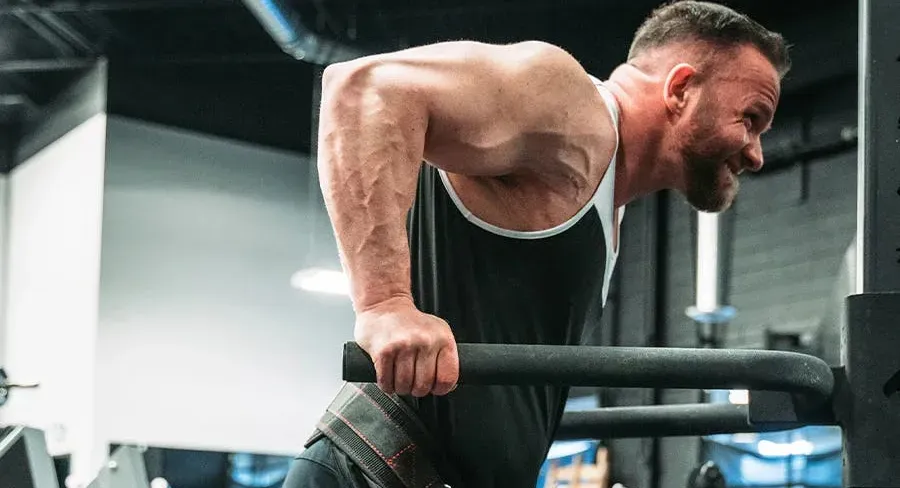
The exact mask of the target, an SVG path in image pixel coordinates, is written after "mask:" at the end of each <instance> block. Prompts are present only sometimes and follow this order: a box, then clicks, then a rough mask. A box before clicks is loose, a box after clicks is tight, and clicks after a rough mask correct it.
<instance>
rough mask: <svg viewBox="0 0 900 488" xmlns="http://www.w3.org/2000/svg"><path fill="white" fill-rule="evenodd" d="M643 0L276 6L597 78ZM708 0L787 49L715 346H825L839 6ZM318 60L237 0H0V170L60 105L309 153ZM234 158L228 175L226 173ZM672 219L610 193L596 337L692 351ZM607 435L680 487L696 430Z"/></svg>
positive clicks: (378, 34) (848, 106)
mask: <svg viewBox="0 0 900 488" xmlns="http://www.w3.org/2000/svg"><path fill="white" fill-rule="evenodd" d="M657 3H658V2H656V1H655V0H631V1H628V2H625V1H614V0H568V1H559V0H519V1H506V0H477V1H476V0H450V1H438V0H416V1H413V0H342V1H340V2H327V1H324V0H294V1H293V2H292V3H290V4H289V5H290V6H291V8H293V9H295V12H296V13H297V14H298V15H299V18H301V19H303V20H304V23H305V24H306V26H307V27H308V28H309V29H310V35H314V36H320V37H321V38H322V39H329V40H331V41H334V42H337V43H339V44H342V45H346V46H350V47H353V48H355V49H360V50H362V51H366V52H374V51H378V50H383V49H391V48H399V47H403V46H409V45H418V44H423V43H428V42H434V41H440V40H450V39H474V40H481V41H488V42H512V41H517V40H525V39H540V40H545V41H549V42H553V43H555V44H558V45H560V46H563V47H564V48H566V49H568V50H569V51H570V52H572V53H573V54H574V55H575V56H576V57H577V58H578V59H579V60H581V62H582V63H583V64H584V66H585V67H586V68H587V69H588V71H590V72H591V73H592V74H594V75H595V76H598V77H600V78H604V77H605V76H606V75H607V73H608V72H609V71H610V70H611V69H612V68H613V67H614V66H615V65H616V64H617V63H619V62H621V61H622V60H623V58H624V56H625V53H626V51H627V47H628V45H627V43H628V41H629V39H630V36H631V34H632V33H633V30H634V29H635V27H636V26H637V25H638V24H639V23H640V21H641V19H642V18H643V16H645V15H646V14H647V13H648V12H649V10H650V9H651V8H653V6H655V5H656V4H657ZM723 3H726V4H729V5H732V6H734V7H737V8H739V9H742V10H743V11H745V12H747V13H748V14H750V15H752V16H753V17H754V18H756V19H757V20H759V21H761V22H762V23H764V24H765V25H766V26H768V27H769V28H772V29H774V30H778V31H781V32H782V33H783V34H784V35H785V36H786V37H787V39H788V40H789V41H790V43H791V44H792V45H793V51H792V52H793V54H792V55H793V59H794V68H793V70H792V72H791V73H790V74H789V76H788V77H787V79H786V80H785V83H784V92H783V96H782V103H781V106H780V109H779V112H778V115H777V117H776V121H775V126H774V128H773V130H772V131H771V132H770V133H769V134H767V135H766V136H765V138H764V143H763V144H764V149H765V151H766V161H767V164H766V168H765V170H764V171H763V172H762V173H760V174H758V175H752V176H748V177H746V178H744V179H743V182H742V193H741V196H740V199H739V202H738V204H737V205H736V207H735V209H734V210H733V211H731V214H732V215H733V218H734V224H733V225H734V227H733V232H732V234H733V244H732V249H731V253H732V265H731V274H730V276H729V282H730V300H729V303H730V304H732V305H733V306H735V307H736V308H737V311H738V313H737V317H736V318H735V320H734V321H733V322H732V323H731V324H730V325H729V326H728V327H727V329H726V330H725V333H724V335H723V337H722V343H721V345H722V346H724V347H766V333H767V331H775V332H779V333H785V334H792V335H796V336H797V337H799V339H800V347H809V348H810V350H813V351H816V352H817V353H821V354H827V353H828V352H827V351H821V350H820V348H819V344H820V343H821V342H822V340H821V335H822V334H823V331H822V324H823V321H825V320H826V317H827V316H828V314H829V313H830V312H829V307H832V304H833V299H832V290H833V288H834V286H835V277H836V275H837V273H838V270H839V268H840V266H841V264H842V260H843V258H844V253H845V251H846V250H847V248H848V246H849V245H850V244H851V241H852V238H853V234H854V232H855V222H856V152H855V143H856V139H855V138H856V124H857V119H856V117H857V115H856V114H857V110H856V94H857V91H856V90H857V86H856V85H857V83H856V71H857V65H856V63H857V39H856V35H857V9H858V7H857V5H856V3H855V2H850V1H846V0H844V1H839V0H818V1H806V0H804V1H800V0H794V1H792V2H785V1H775V0H765V1H763V0H732V1H726V2H723ZM320 69H321V66H320V65H319V64H316V63H310V62H305V61H297V60H295V59H292V58H291V57H289V56H288V55H286V54H285V53H284V52H283V51H282V50H281V49H280V48H279V46H278V45H277V44H276V43H275V42H274V41H273V39H272V37H271V36H270V35H269V34H268V33H267V32H266V31H265V30H264V29H263V27H262V26H261V25H260V22H259V21H258V20H257V19H256V18H255V17H254V16H253V15H252V14H251V13H250V11H249V10H248V8H247V6H246V5H245V3H244V2H241V1H239V0H176V1H171V0H119V1H112V0H105V1H103V0H95V1H91V0H84V1H74V0H58V1H53V0H34V1H28V0H20V1H10V0H3V1H0V167H2V168H3V170H4V172H7V173H8V172H10V171H12V170H13V169H14V168H16V166H17V165H18V164H20V163H21V162H23V161H25V160H27V158H28V157H30V156H31V155H33V154H34V153H36V152H37V151H38V150H40V149H41V148H43V147H45V146H46V145H47V144H49V143H50V142H51V141H53V140H54V139H55V138H57V137H59V136H60V135H62V134H63V133H65V132H66V131H67V130H69V129H71V128H72V127H74V125H73V123H72V122H67V121H80V120H82V119H80V118H79V116H78V113H79V111H85V110H88V111H90V107H91V106H93V105H98V104H99V105H105V108H106V111H107V112H108V113H109V114H110V115H120V116H124V117H127V118H129V119H138V120H143V121H146V122H150V123H152V124H159V125H161V126H168V127H175V128H179V129H186V130H188V131H193V132H197V133H202V134H206V135H211V136H216V137H221V138H226V139H229V140H235V141H241V142H244V143H251V144H254V145H260V146H265V147H269V148H272V149H276V150H280V151H287V152H288V153H291V154H298V155H308V154H309V153H310V150H311V139H310V134H311V132H312V120H313V113H314V111H313V106H314V99H315V96H314V89H315V86H316V84H317V83H318V80H317V76H318V74H319V73H320ZM96 77H100V78H102V79H103V82H102V83H103V84H105V85H106V87H107V91H106V93H105V94H104V96H103V97H99V96H96V95H95V94H92V93H93V92H91V90H92V89H93V88H83V87H86V86H94V85H91V84H90V83H89V82H90V80H91V79H94V78H96ZM86 80H87V81H86ZM243 163H245V164H246V165H248V167H249V166H253V165H254V164H255V163H256V162H255V161H253V160H246V161H243V162H242V163H240V164H243ZM240 164H236V165H235V166H233V167H232V171H235V172H240ZM307 170H308V168H300V169H299V171H302V172H306V171H307ZM173 174H177V170H175V171H174V173H173ZM194 176H197V175H194ZM197 177H198V178H202V175H199V176H197ZM691 215H692V214H691V212H690V210H689V209H688V207H687V206H686V205H685V204H684V203H683V202H682V201H681V200H680V199H679V198H678V197H676V196H674V195H669V194H660V195H657V196H654V197H652V198H648V199H645V200H643V201H640V202H637V203H634V204H632V205H630V206H629V208H628V210H627V213H626V218H625V221H624V235H623V244H622V249H623V251H622V255H621V258H620V261H619V265H618V268H617V273H616V278H615V285H614V287H613V290H612V292H611V294H610V300H609V303H610V306H609V308H608V312H607V314H606V322H607V326H606V327H605V328H604V329H603V330H601V331H597V332H596V335H595V341H596V342H597V343H600V344H607V345H629V346H643V345H657V346H664V345H665V346H697V345H698V338H697V330H696V328H695V325H694V324H693V322H692V321H691V320H690V319H689V318H688V317H687V316H686V315H685V309H686V307H688V306H689V305H691V304H692V303H693V300H694V288H693V280H694V271H695V268H694V264H693V252H694V247H693V237H692V232H693V231H692V226H691V219H692V216H691ZM317 228H318V229H320V230H319V231H320V232H322V233H323V234H324V233H327V228H325V229H322V228H321V226H320V227H317ZM210 245H211V246H212V244H210ZM210 252H215V250H214V248H211V249H210ZM825 332H826V333H827V332H828V331H827V330H826V331H825ZM0 339H2V336H0ZM334 354H335V355H337V354H339V351H334ZM0 359H2V357H0ZM304 374H310V373H304ZM298 380H300V381H302V378H298ZM575 393H576V394H579V395H583V394H593V393H595V392H593V391H589V390H578V391H576V392H575ZM600 394H601V398H602V401H603V403H604V404H606V405H638V404H652V403H681V402H693V401H696V398H697V395H698V393H697V392H685V391H677V392H676V391H658V392H646V391H626V390H621V391H603V392H600ZM172 400H173V401H177V398H174V399H172ZM201 414H202V413H201ZM284 421H285V422H286V423H287V422H290V419H289V418H286V419H285V420H284ZM611 449H612V454H613V460H614V464H613V466H614V478H615V479H616V480H619V481H622V482H623V483H625V484H626V485H627V486H634V487H646V488H668V487H673V486H681V485H682V484H683V480H685V479H686V478H687V476H688V473H689V472H690V470H691V469H692V468H693V467H694V466H695V465H696V463H697V459H698V449H699V443H698V442H697V440H696V439H664V440H627V441H615V442H613V443H611ZM167 455H169V456H171V455H172V454H171V453H170V454H167ZM160 456H162V455H160ZM191 456H195V458H196V457H202V455H201V454H199V453H194V454H191ZM188 458H190V456H188ZM159 459H161V458H159ZM171 459H172V460H170V462H169V466H170V469H176V468H171V466H178V465H179V463H180V464H181V465H184V466H188V467H184V468H183V472H185V473H190V472H191V471H192V470H193V471H195V472H197V469H196V467H194V468H191V467H189V466H190V462H189V461H178V459H181V458H178V457H177V456H175V457H174V458H171ZM151 464H152V463H151ZM163 464H164V463H160V464H159V465H158V466H157V467H158V469H162V468H161V466H162V465H163ZM220 464H221V466H220ZM204 466H213V468H212V472H213V473H214V474H212V475H210V477H208V478H206V481H198V482H196V484H195V485H190V484H189V482H186V483H185V484H181V485H177V486H179V487H187V486H196V487H197V488H200V487H201V486H202V487H210V488H213V487H215V488H219V487H220V486H223V484H222V483H224V481H223V480H224V476H223V477H222V478H221V479H219V478H216V476H220V475H221V470H222V469H225V466H226V463H224V462H222V463H219V461H217V460H216V459H212V460H207V462H205V464H204ZM217 466H218V468H217ZM217 469H218V471H217ZM216 472H218V473H219V474H215V473H216ZM169 476H171V477H172V479H174V478H175V477H177V476H178V475H177V474H171V473H170V474H169ZM185 476H187V475H185ZM210 480H213V481H210ZM215 480H218V481H215Z"/></svg>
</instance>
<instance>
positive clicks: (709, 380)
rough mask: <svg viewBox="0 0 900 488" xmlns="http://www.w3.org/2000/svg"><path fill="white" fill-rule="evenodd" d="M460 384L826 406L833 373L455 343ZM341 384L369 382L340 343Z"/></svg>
mask: <svg viewBox="0 0 900 488" xmlns="http://www.w3.org/2000/svg"><path fill="white" fill-rule="evenodd" d="M457 349H458V351H459V367H460V373H459V382H460V383H468V384H498V385H538V384H556V385H568V386H605V387H620V388H669V389H698V390H699V389H732V388H743V389H749V390H768V391H787V392H791V393H796V394H798V395H803V396H804V397H807V398H808V399H809V400H810V403H819V402H825V401H827V400H828V399H829V398H830V397H831V394H832V390H833V388H834V375H833V374H832V372H831V368H830V367H829V366H828V364H827V363H825V361H822V360H821V359H819V358H817V357H815V356H810V355H806V354H798V353H793V352H785V351H758V350H743V349H718V350H715V349H692V348H668V347H598V346H547V345H525V344H458V345H457ZM343 378H344V380H345V381H351V382H373V381H375V367H374V366H373V364H372V360H371V358H370V357H369V356H368V354H366V352H365V351H363V349H362V348H361V347H360V346H359V345H358V344H356V343H355V342H348V343H346V344H345V345H344V363H343Z"/></svg>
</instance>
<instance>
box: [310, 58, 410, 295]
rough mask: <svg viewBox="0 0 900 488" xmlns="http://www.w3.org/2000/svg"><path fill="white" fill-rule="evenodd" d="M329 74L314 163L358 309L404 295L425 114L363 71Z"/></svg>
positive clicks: (407, 275) (408, 284)
mask: <svg viewBox="0 0 900 488" xmlns="http://www.w3.org/2000/svg"><path fill="white" fill-rule="evenodd" d="M332 78H337V79H332V80H326V82H325V86H324V87H323V101H322V112H321V114H320V119H319V123H320V129H319V154H318V166H319V174H320V180H321V187H322V192H323V195H324V198H325V204H326V208H327V209H328V214H329V216H330V219H331V222H332V226H333V227H334V231H335V236H336V239H337V244H338V249H339V251H340V254H341V261H342V263H343V266H344V269H345V271H346V272H347V273H348V275H349V278H350V284H351V291H352V298H353V304H354V308H356V310H358V311H359V310H365V309H367V308H370V307H372V306H374V305H377V304H379V303H382V302H384V301H385V300H388V299H390V298H393V297H409V296H410V295H411V292H410V253H409V244H408V237H407V232H406V214H407V212H408V210H409V208H410V206H411V205H412V201H413V198H414V195H415V190H416V179H417V174H418V169H419V165H420V164H421V161H422V153H423V145H424V142H423V141H424V132H425V127H426V120H425V119H426V117H425V116H424V114H423V111H419V110H417V109H416V108H415V105H414V103H413V102H412V100H409V99H403V97H402V95H401V94H399V93H387V92H386V90H381V89H379V88H377V87H375V86H373V84H372V83H371V82H370V80H369V77H368V76H367V75H366V74H364V73H362V74H361V73H355V74H350V75H346V74H339V75H337V76H332Z"/></svg>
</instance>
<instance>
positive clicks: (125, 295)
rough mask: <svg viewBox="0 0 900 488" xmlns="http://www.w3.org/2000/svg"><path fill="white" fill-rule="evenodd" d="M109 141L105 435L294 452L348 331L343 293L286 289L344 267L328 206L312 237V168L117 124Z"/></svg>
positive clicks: (335, 373)
mask: <svg viewBox="0 0 900 488" xmlns="http://www.w3.org/2000/svg"><path fill="white" fill-rule="evenodd" d="M108 134H109V135H108V141H109V143H108V150H107V158H106V160H107V168H106V188H105V197H104V216H103V257H102V278H101V300H100V324H99V343H98V372H99V376H98V378H99V380H98V418H99V422H100V423H99V428H100V432H101V434H102V435H103V436H104V437H106V438H108V439H110V440H111V441H113V442H142V443H146V444H150V445H155V446H168V447H180V448H191V449H206V450H223V451H251V452H260V453H279V454H281V453H283V454H294V453H297V452H299V451H300V450H301V449H302V443H303V442H304V440H305V439H306V438H307V436H308V434H309V432H310V431H311V429H312V427H313V426H314V423H315V421H316V419H317V418H318V417H319V415H320V414H321V413H322V411H323V410H324V408H325V407H326V406H327V404H328V402H329V401H330V400H331V397H332V396H333V394H334V393H335V392H336V391H337V389H338V388H339V387H340V384H341V381H340V364H341V356H340V355H341V344H342V343H343V342H344V341H346V340H350V339H351V338H352V330H353V315H352V312H351V309H350V304H349V301H347V300H345V299H341V298H328V297H316V296H310V295H307V294H304V293H302V292H299V291H297V290H294V289H292V288H291V287H290V286H289V280H290V276H291V274H292V273H293V272H294V271H296V270H297V269H298V268H300V267H302V266H306V265H312V264H317V263H318V262H320V261H321V260H323V259H324V260H325V261H330V262H327V263H325V264H336V263H337V255H336V252H335V251H333V249H334V241H333V238H332V237H331V234H330V228H329V227H328V222H327V220H326V218H325V216H324V215H322V214H319V215H318V226H317V228H316V229H314V230H313V231H314V232H315V233H316V235H317V237H316V242H315V244H316V246H315V247H316V249H312V250H311V249H309V246H308V244H309V243H310V234H309V233H310V231H311V229H310V228H309V220H308V217H309V213H308V212H309V211H310V209H309V205H307V195H306V189H307V171H308V169H307V165H306V161H305V160H303V159H301V158H300V157H299V156H298V155H295V154H290V153H285V152H279V151H273V150H270V149H265V148H259V147H254V146H248V145H243V144H238V143H234V142H231V141H226V140H221V139H215V138H210V137H205V136H199V135H195V134H190V133H185V132H182V131H177V130H172V129H169V128H164V127H160V126H155V125H150V124H145V123H140V122H136V121H131V120H127V119H123V118H117V117H111V118H110V121H109V126H108ZM308 255H316V256H320V257H319V258H308ZM322 256H324V257H322Z"/></svg>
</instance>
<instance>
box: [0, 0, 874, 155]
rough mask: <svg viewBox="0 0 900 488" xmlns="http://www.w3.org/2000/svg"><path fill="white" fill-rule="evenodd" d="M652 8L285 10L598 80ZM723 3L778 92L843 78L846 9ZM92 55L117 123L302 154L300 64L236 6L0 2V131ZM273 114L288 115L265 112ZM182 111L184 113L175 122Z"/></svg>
mask: <svg viewBox="0 0 900 488" xmlns="http://www.w3.org/2000/svg"><path fill="white" fill-rule="evenodd" d="M260 1H264V0H260ZM658 3H659V0H628V1H625V0H621V1H619V0H518V1H516V0H339V1H333V0H292V1H290V2H289V5H290V7H291V8H292V9H294V10H295V11H296V12H297V13H298V15H299V18H300V19H302V21H303V22H304V24H306V26H307V27H308V28H309V29H310V30H311V31H314V32H315V33H317V34H319V35H321V36H323V37H327V38H329V39H333V40H337V41H340V42H342V43H346V44H348V45H352V46H354V47H358V48H360V49H363V50H365V51H367V52H374V51H380V50H386V49H394V48H400V47H404V46H410V45H418V44H424V43H429V42H435V41H440V40H450V39H475V40H481V41H488V42H511V41H516V40H523V39H541V40H545V41H549V42H553V43H556V44H558V45H560V46H563V47H565V48H566V49H568V50H569V51H570V52H572V53H573V54H574V55H575V56H576V57H577V58H578V59H580V60H581V61H582V63H583V64H584V65H585V67H586V68H587V69H588V70H589V71H591V72H592V73H594V74H596V75H597V76H599V77H601V78H602V77H603V76H604V75H605V73H606V72H608V71H609V70H610V69H611V68H613V67H614V66H615V65H616V64H617V63H618V62H620V61H621V60H622V58H623V56H624V54H625V51H626V50H627V47H628V42H629V38H630V36H631V34H632V33H633V31H634V29H635V28H636V27H637V25H638V24H639V23H640V21H641V20H642V18H643V17H644V16H645V15H646V14H647V13H648V12H649V11H650V10H651V9H652V8H653V7H654V6H655V5H657V4H658ZM723 3H727V4H729V5H732V6H734V7H736V8H738V9H741V10H743V11H745V12H747V13H749V14H750V15H752V16H754V17H755V18H757V19H758V20H760V21H761V22H763V23H764V24H766V25H767V26H769V27H771V28H773V29H777V30H781V31H782V32H784V33H785V35H786V36H787V37H788V39H789V40H790V41H791V42H792V43H793V44H794V57H795V66H796V67H795V69H794V71H793V72H792V74H791V75H790V77H789V78H788V79H787V80H786V81H785V91H786V93H788V95H790V93H799V92H802V91H804V90H807V89H809V87H812V86H819V85H822V84H827V83H828V81H829V80H832V79H836V78H840V77H847V76H848V75H852V74H853V72H854V71H855V69H856V47H855V46H856V22H857V21H856V15H857V13H856V11H857V6H856V4H855V2H850V1H847V0H818V1H812V0H791V1H790V2H788V1H784V0H731V1H724V2H723ZM101 58H103V59H106V60H108V64H109V66H110V72H111V73H113V72H116V70H118V71H120V72H127V73H129V74H130V76H125V75H123V79H128V80H129V81H128V82H127V85H128V86H127V87H125V88H123V87H119V88H118V89H117V90H118V93H119V96H118V99H119V100H122V101H121V102H118V103H119V105H120V106H121V112H123V113H126V114H129V115H135V116H145V117H146V118H149V119H151V120H158V121H161V122H165V123H169V124H173V125H180V126H186V127H191V128H197V129H199V130H205V131H209V132H214V133H219V134H223V135H227V136H229V137H236V138H245V139H249V140H255V141H257V142H262V143H265V144H271V145H275V146H283V147H286V148H289V149H296V150H301V151H303V150H308V149H309V139H308V127H309V122H308V119H309V114H310V112H311V107H312V102H311V100H312V84H313V83H314V81H313V80H314V70H313V65H311V64H310V63H307V62H304V61H297V60H295V59H293V58H292V57H290V56H288V55H287V54H285V53H284V52H283V51H282V50H281V49H280V48H279V47H278V45H277V44H276V43H275V42H274V41H273V39H272V37H271V36H270V35H269V33H268V32H267V31H266V30H265V29H263V27H262V26H261V25H260V23H259V21H258V20H257V18H256V17H254V16H253V14H252V13H251V12H250V10H249V9H248V8H247V6H246V5H245V3H244V2H243V1H241V0H93V1H91V0H56V1H54V0H0V123H6V124H10V123H16V121H19V120H22V119H23V118H26V119H27V117H28V116H29V114H31V113H34V112H36V111H39V109H40V108H41V107H42V106H45V105H46V104H47V103H48V102H49V101H50V100H52V99H53V98H54V97H55V96H57V95H58V94H59V93H60V91H61V90H63V89H64V88H65V87H67V86H68V85H69V84H71V83H72V81H73V80H74V79H76V78H77V77H78V76H80V74H81V73H83V72H84V70H86V69H87V68H88V67H90V66H92V65H93V64H94V63H95V62H96V60H97V59H101ZM123 70H124V71H123ZM190 85H193V88H189V86H190ZM164 87H167V88H164ZM110 90H111V91H112V90H113V87H110ZM163 92H166V93H163ZM266 92H270V94H271V93H276V94H278V93H280V94H281V95H283V98H281V99H279V100H276V101H274V102H273V101H271V100H270V101H268V102H266V101H264V99H263V98H262V97H261V95H259V94H265V93H266ZM254 93H255V94H256V95H253V94H254ZM129 97H130V98H131V99H132V100H131V101H127V99H128V98H129ZM243 97H249V98H246V99H245V98H243ZM270 98H271V97H270ZM286 100H287V101H288V103H286V102H285V101H286ZM201 101H202V103H201ZM224 101H227V102H228V103H231V104H232V105H233V107H232V108H231V109H223V111H222V112H221V113H220V114H218V115H216V116H215V117H214V118H213V119H212V120H205V122H204V121H200V119H201V118H204V117H205V119H210V117H209V116H208V115H204V114H208V113H209V111H210V110H211V104H216V103H220V102H221V103H225V102H224ZM186 105H190V107H187V108H185V106H186ZM278 105H280V106H282V107H283V106H289V107H290V111H291V113H290V117H288V115H285V114H284V113H281V114H279V113H278V112H277V111H275V112H271V111H270V110H275V109H276V108H277V107H276V106H278ZM182 108H184V109H185V110H186V111H187V112H190V113H193V115H190V114H188V115H186V116H183V115H181V114H179V112H180V111H181V109H182ZM282 110H284V109H283V108H282ZM241 114H243V115H244V117H243V118H245V119H246V118H253V117H257V118H270V119H279V118H280V119H282V120H281V124H280V125H281V126H284V125H286V124H288V123H293V122H290V120H294V119H296V120H300V119H304V120H306V122H305V126H297V127H289V128H284V127H282V128H281V130H282V131H283V134H282V135H280V136H277V137H276V135H275V134H274V133H272V135H271V136H270V137H269V138H268V139H267V138H266V136H265V134H266V133H267V132H266V131H272V130H273V129H272V127H273V126H277V125H279V124H276V123H274V122H273V123H269V124H261V123H258V124H255V125H254V124H250V125H248V126H247V127H246V128H245V127H238V126H239V125H241V124H242V123H243V124H245V125H246V124H248V122H247V121H246V120H244V121H237V120H236V119H238V118H241ZM291 117H293V119H291ZM254 131H256V133H255V134H253V133H254ZM245 132H250V133H251V134H249V135H247V134H245ZM275 132H277V129H275ZM297 134H304V135H303V136H299V137H298V136H297ZM284 138H289V139H290V138H293V139H292V140H295V141H296V142H295V143H285V142H284V140H283V139H284Z"/></svg>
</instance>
